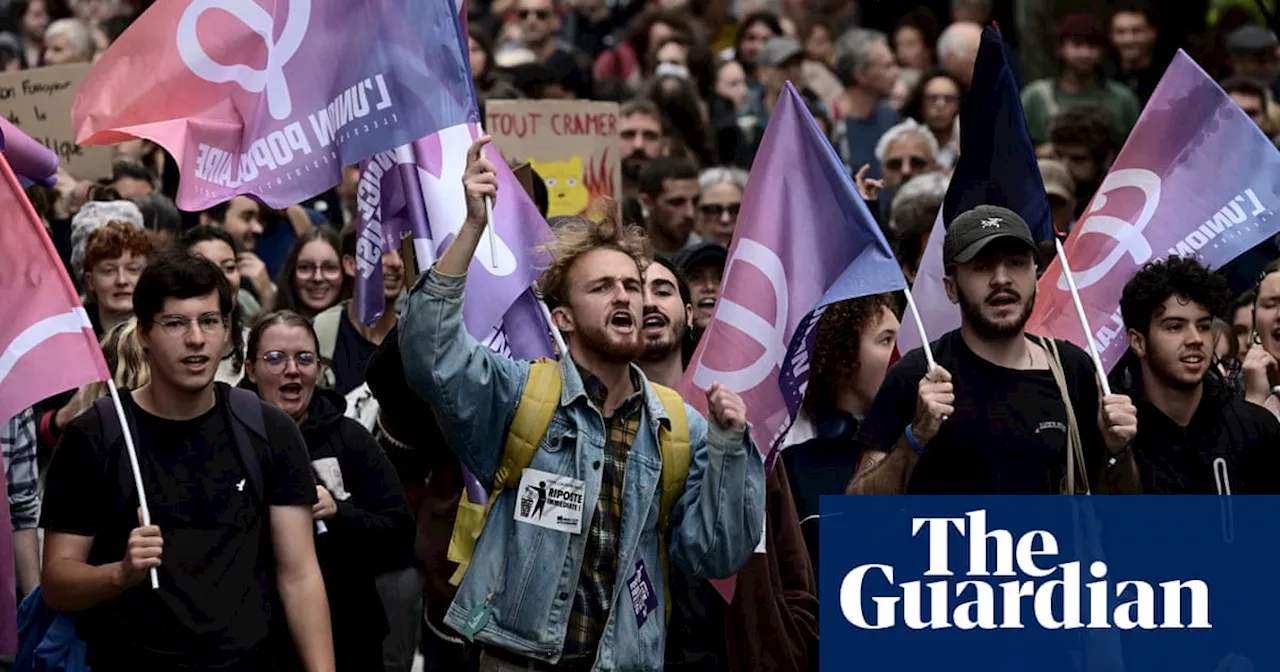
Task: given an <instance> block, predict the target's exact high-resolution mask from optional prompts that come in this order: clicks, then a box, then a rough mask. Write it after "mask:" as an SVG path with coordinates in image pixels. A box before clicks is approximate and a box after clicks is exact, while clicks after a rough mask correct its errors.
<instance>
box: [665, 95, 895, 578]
mask: <svg viewBox="0 0 1280 672" xmlns="http://www.w3.org/2000/svg"><path fill="white" fill-rule="evenodd" d="M905 286H906V282H905V280H904V279H903V277H902V272H901V270H899V267H898V262H897V261H896V260H895V259H894V256H893V252H892V250H890V248H889V244H888V242H886V241H885V239H884V235H883V234H882V233H881V232H880V227H879V226H878V225H877V224H876V222H875V220H874V219H873V218H872V216H871V213H870V211H868V210H867V205H866V203H864V202H863V200H862V198H861V197H860V196H859V195H858V192H857V189H856V188H855V187H854V185H853V180H852V179H851V178H850V177H849V173H848V172H847V171H846V170H844V165H843V164H842V163H841V161H840V159H839V157H838V156H836V153H835V150H834V149H833V148H832V147H831V143H830V142H828V141H827V139H826V138H825V137H824V136H823V135H822V131H821V130H820V129H819V128H818V126H817V124H816V123H815V122H814V120H813V116H812V115H810V114H809V110H808V108H807V107H806V106H805V103H804V101H803V100H802V99H801V98H800V95H799V94H798V93H796V90H795V88H794V87H792V86H791V84H787V88H786V91H785V92H784V93H783V94H782V97H781V98H779V99H778V106H777V108H776V109H775V110H774V113H773V116H772V118H770V120H769V125H768V127H767V128H766V129H765V134H764V139H763V140H762V141H761V144H760V151H759V153H758V154H757V155H756V160H755V164H754V165H753V166H752V170H751V179H750V181H749V182H748V183H747V191H746V193H745V194H744V195H743V200H742V214H741V215H740V216H739V218H738V226H737V228H736V229H735V231H734V234H733V244H732V246H731V248H730V250H729V259H728V261H727V262H726V264H725V274H724V282H723V283H722V287H723V289H722V290H721V294H720V301H719V302H718V303H717V304H716V312H715V315H713V316H712V319H711V324H710V325H708V327H707V332H706V334H704V335H703V337H702V341H701V343H700V344H699V346H698V350H697V351H696V352H695V353H694V355H693V359H692V360H691V361H690V362H689V368H688V370H687V371H686V372H685V376H684V380H682V381H681V382H680V394H681V396H683V397H684V398H685V400H686V401H688V402H689V403H690V404H692V405H693V406H694V407H695V408H697V409H698V410H699V411H700V412H701V413H702V414H703V415H706V413H707V399H706V392H705V390H706V389H707V388H708V387H710V386H711V384H712V383H714V382H719V383H721V384H722V385H724V386H725V387H727V388H729V389H730V390H733V391H734V392H737V393H738V394H740V395H742V398H743V400H744V401H745V402H746V405H747V414H748V420H750V422H751V425H752V427H753V432H754V433H755V435H756V436H757V437H758V441H759V446H760V449H761V451H762V452H764V454H765V457H766V460H767V461H768V459H769V458H771V457H772V455H773V454H774V450H773V449H774V446H775V445H776V444H777V443H778V439H779V438H780V437H781V436H782V435H783V434H784V432H785V431H786V428H787V426H788V424H789V423H790V420H791V418H792V417H793V415H794V413H795V411H796V409H797V408H798V407H799V406H800V402H801V400H802V399H803V398H804V391H805V387H806V385H807V383H808V371H809V357H810V353H811V351H812V345H813V343H812V340H813V335H814V332H815V331H816V328H815V327H816V325H817V315H816V314H815V312H814V311H815V309H820V308H822V307H824V306H826V305H827V304H829V303H832V302H835V301H841V300H844V299H850V298H855V297H859V296H866V295H869V294H878V293H881V292H891V291H895V290H899V289H902V288H904V287H905ZM714 583H715V585H716V588H717V590H719V591H720V593H721V595H723V596H725V598H726V599H729V600H732V596H733V592H734V586H735V583H734V582H733V581H732V580H729V581H717V582H714Z"/></svg>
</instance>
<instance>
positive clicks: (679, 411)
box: [449, 359, 690, 615]
mask: <svg viewBox="0 0 1280 672" xmlns="http://www.w3.org/2000/svg"><path fill="white" fill-rule="evenodd" d="M561 383H562V381H561V377H560V364H559V362H556V361H554V360H550V359H540V360H538V361H535V362H533V363H532V364H531V365H530V366H529V380H528V382H526V383H525V386H524V392H523V393H521V395H520V405H519V406H517V407H516V414H515V417H514V418H513V419H512V421H511V430H510V431H509V432H508V433H507V444H506V448H505V449H504V450H503V454H502V462H501V464H500V465H499V466H498V472H497V474H496V475H495V476H494V479H493V493H492V494H490V495H489V504H490V505H492V504H493V502H495V501H497V499H498V495H499V494H501V492H502V491H503V490H505V489H507V488H513V487H516V486H517V485H519V484H520V476H521V474H523V472H524V470H525V468H526V467H528V466H529V464H530V463H531V462H533V454H534V453H535V452H537V450H538V446H539V445H540V444H541V443H542V437H543V435H545V434H546V433H547V428H548V427H550V426H551V418H552V416H554V415H555V412H556V408H558V407H559V405H560V386H561ZM649 386H650V388H651V389H652V390H653V392H654V394H656V395H658V400H659V401H661V402H662V406H663V408H664V409H666V411H667V416H668V417H669V418H670V419H671V429H670V430H668V429H666V428H663V429H661V430H659V432H658V446H659V449H660V450H661V451H662V478H661V482H662V495H661V496H662V499H661V501H660V504H659V509H658V539H659V542H658V543H659V555H660V556H661V559H662V570H663V576H670V574H669V572H668V567H667V549H666V531H667V526H668V525H669V523H670V522H671V509H672V508H673V507H675V504H676V500H678V499H679V498H680V495H681V494H683V493H684V483H685V480H686V479H687V478H688V476H689V453H690V445H689V419H688V417H687V416H686V415H685V411H684V400H683V399H682V398H681V397H680V394H679V393H678V392H676V391H675V390H673V389H671V388H669V387H663V386H662V385H658V384H656V383H649ZM488 517H489V506H486V505H482V504H477V503H474V502H471V501H469V500H468V499H467V494H466V491H465V490H464V491H463V493H462V499H461V501H459V502H458V519H457V521H456V522H455V523H454V524H453V537H452V538H451V539H450V540H449V560H450V562H456V563H458V570H457V571H456V572H454V573H453V577H452V578H450V579H449V582H450V583H451V584H453V585H455V586H457V585H459V584H461V583H462V577H463V576H464V575H465V574H466V572H467V567H469V566H470V565H471V557H472V556H473V555H474V554H475V551H476V541H477V540H478V539H479V538H480V533H481V532H483V531H484V524H485V520H486V519H487V518H488ZM670 612H671V600H670V594H669V592H668V599H667V613H668V615H670Z"/></svg>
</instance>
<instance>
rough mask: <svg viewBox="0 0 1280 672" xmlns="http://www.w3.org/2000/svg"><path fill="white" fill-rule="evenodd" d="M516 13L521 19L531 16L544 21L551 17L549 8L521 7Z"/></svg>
mask: <svg viewBox="0 0 1280 672" xmlns="http://www.w3.org/2000/svg"><path fill="white" fill-rule="evenodd" d="M517 14H518V15H519V17H520V20H521V21H528V20H529V17H531V16H532V17H535V18H537V19H538V20H539V21H546V20H547V19H549V18H551V10H549V9H522V10H520V11H519V12H517Z"/></svg>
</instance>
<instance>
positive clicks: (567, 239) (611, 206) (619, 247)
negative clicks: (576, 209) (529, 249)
mask: <svg viewBox="0 0 1280 672" xmlns="http://www.w3.org/2000/svg"><path fill="white" fill-rule="evenodd" d="M596 210H597V212H598V213H599V214H598V215H596V216H595V217H594V218H593V217H591V216H577V217H567V218H565V219H564V220H563V221H562V222H561V223H559V224H557V225H556V228H555V238H554V239H553V240H552V241H551V242H549V243H547V244H546V246H545V247H544V249H545V250H546V251H547V253H548V254H550V256H551V265H550V266H549V267H548V268H547V270H546V271H544V272H543V274H542V277H541V278H539V279H538V290H539V292H540V293H541V294H542V298H543V300H545V301H546V302H547V307H548V308H551V309H554V308H557V307H559V306H563V305H566V304H568V302H569V270H570V269H571V268H572V267H573V264H574V263H575V262H577V261H578V259H579V258H580V257H582V255H584V254H586V253H588V252H591V251H593V250H601V249H603V250H616V251H618V252H621V253H623V254H625V255H627V256H628V257H631V258H632V259H633V260H635V262H636V266H637V267H638V268H639V270H640V271H641V272H642V273H643V272H644V269H645V268H646V267H647V266H648V265H649V259H651V258H652V254H651V253H650V250H649V239H648V238H647V237H646V236H645V235H644V231H643V230H641V229H640V228H639V227H636V226H628V225H624V224H622V222H620V221H619V219H618V214H617V210H618V208H617V205H616V204H615V203H614V202H613V201H612V200H611V199H601V201H600V204H599V206H598V208H597V209H596Z"/></svg>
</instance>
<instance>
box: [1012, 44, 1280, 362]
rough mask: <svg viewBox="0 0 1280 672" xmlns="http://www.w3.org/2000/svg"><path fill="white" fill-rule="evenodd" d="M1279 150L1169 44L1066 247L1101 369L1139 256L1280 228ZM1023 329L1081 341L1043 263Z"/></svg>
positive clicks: (1215, 244) (1231, 244)
mask: <svg viewBox="0 0 1280 672" xmlns="http://www.w3.org/2000/svg"><path fill="white" fill-rule="evenodd" d="M1277 176H1280V151H1277V150H1276V147H1275V145H1273V144H1272V143H1271V141H1270V140H1269V139H1267V137H1266V135H1265V134H1264V133H1263V132H1262V131H1261V130H1259V129H1258V127H1257V125H1256V124H1254V123H1253V121H1251V120H1250V119H1249V117H1248V116H1247V115H1246V114H1245V113H1244V111H1243V110H1241V109H1240V108H1239V106H1237V105H1236V104H1235V102H1234V101H1232V100H1231V98H1230V97H1229V96H1228V95H1227V94H1226V93H1224V92H1223V90H1222V89H1221V87H1219V86H1218V85H1217V84H1216V83H1215V82H1214V81H1213V80H1212V79H1211V78H1210V77H1209V76H1208V75H1206V74H1205V72H1204V71H1203V70H1201V69H1200V66H1198V65H1196V63H1195V61H1193V60H1191V58H1190V57H1189V56H1187V55H1186V54H1185V53H1183V52H1181V51H1179V52H1178V54H1177V56H1175V57H1174V59H1173V62H1172V63H1171V64H1170V65H1169V68H1168V69H1167V70H1166V71H1165V73H1164V77H1163V78H1162V79H1161V80H1160V84H1159V85H1158V86H1157V87H1156V90H1155V93H1153V94H1152V96H1151V100H1150V102H1148V103H1147V107H1146V109H1145V110H1143V112H1142V116H1141V117H1139V118H1138V123H1137V125H1136V126H1134V129H1133V132H1132V133H1131V134H1130V135H1129V140H1128V141H1127V142H1126V143H1125V145H1124V148H1123V149H1122V150H1121V151H1120V155H1119V156H1118V157H1116V160H1115V163H1114V164H1113V165H1112V168H1111V172H1110V173H1108V174H1107V177H1106V179H1105V180H1103V182H1102V185H1101V186H1100V187H1099V188H1098V193H1097V194H1096V195H1095V196H1094V197H1093V201H1091V202H1090V203H1089V207H1088V208H1087V209H1086V210H1085V214H1084V216H1083V217H1082V218H1081V220H1080V223H1079V224H1078V225H1077V226H1076V227H1075V228H1074V229H1072V231H1071V235H1070V236H1069V237H1068V238H1067V242H1066V243H1065V245H1064V249H1065V251H1066V253H1067V257H1068V258H1069V259H1070V261H1071V268H1072V274H1073V277H1074V279H1075V281H1076V286H1077V288H1078V289H1079V290H1080V300H1081V302H1082V303H1083V304H1084V311H1085V316H1086V317H1087V318H1088V320H1089V326H1090V327H1091V328H1092V329H1093V332H1094V334H1093V337H1094V340H1095V342H1096V343H1097V345H1098V355H1099V356H1100V357H1101V359H1102V364H1103V366H1104V367H1105V368H1107V369H1110V368H1111V366H1112V365H1114V364H1115V363H1116V361H1117V360H1119V359H1120V356H1121V355H1123V354H1124V352H1125V350H1126V349H1127V348H1128V347H1129V340H1128V338H1127V337H1126V336H1125V328H1124V321H1123V319H1122V318H1121V316H1120V309H1119V305H1120V294H1121V292H1122V291H1123V289H1124V285H1125V283H1126V282H1128V281H1129V278H1131V277H1133V274H1134V273H1135V272H1137V270H1138V269H1139V268H1141V267H1142V265H1143V264H1145V263H1146V262H1148V261H1150V260H1153V259H1160V258H1164V257H1167V256H1168V255H1174V254H1176V255H1179V256H1183V257H1195V258H1197V259H1199V260H1200V261H1201V262H1202V263H1204V264H1206V265H1208V266H1210V267H1211V268H1215V269H1216V268H1221V267H1222V266H1223V265H1225V264H1227V263H1228V262H1230V261H1231V260H1232V259H1235V258H1236V257H1237V256H1239V255H1241V254H1243V253H1244V252H1246V251H1247V250H1249V249H1250V248H1252V247H1253V246H1254V245H1257V244H1258V243H1260V242H1262V241H1263V240H1266V239H1267V238H1270V237H1272V236H1275V235H1276V234H1277V233H1280V218H1278V217H1276V208H1277V206H1278V205H1280V178H1278V177H1277ZM1037 294H1038V296H1037V297H1036V307H1035V311H1034V312H1033V313H1032V315H1031V321H1030V322H1029V323H1028V324H1027V330H1028V331H1032V332H1036V333H1041V334H1049V335H1052V336H1055V337H1057V338H1065V339H1068V340H1070V341H1072V342H1073V343H1076V344H1077V345H1079V346H1081V347H1085V345H1086V343H1085V338H1084V331H1083V329H1082V328H1081V326H1080V321H1079V319H1078V318H1077V317H1076V311H1075V308H1074V306H1073V304H1072V301H1071V294H1070V292H1069V291H1068V289H1067V283H1066V280H1065V279H1064V278H1063V277H1062V266H1061V264H1059V263H1058V262H1057V261H1055V262H1054V263H1053V264H1051V265H1050V266H1049V268H1048V270H1047V271H1045V274H1044V275H1043V276H1042V277H1041V278H1040V282H1039V284H1038V286H1037Z"/></svg>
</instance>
